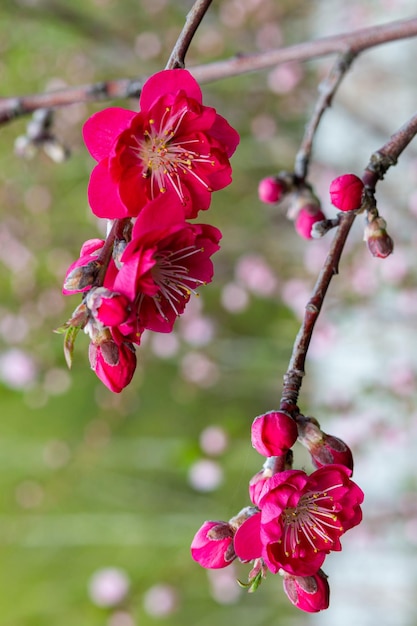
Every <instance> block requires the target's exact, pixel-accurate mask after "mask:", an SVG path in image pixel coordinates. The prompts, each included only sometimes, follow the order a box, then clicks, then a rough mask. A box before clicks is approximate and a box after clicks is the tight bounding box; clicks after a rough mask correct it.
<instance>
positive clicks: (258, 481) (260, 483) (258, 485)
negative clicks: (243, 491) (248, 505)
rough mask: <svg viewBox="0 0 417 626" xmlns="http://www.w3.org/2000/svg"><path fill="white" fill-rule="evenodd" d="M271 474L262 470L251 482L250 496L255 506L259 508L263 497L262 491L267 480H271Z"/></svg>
mask: <svg viewBox="0 0 417 626" xmlns="http://www.w3.org/2000/svg"><path fill="white" fill-rule="evenodd" d="M271 476H272V474H271V472H269V474H268V472H265V471H264V470H261V471H260V472H257V473H256V474H255V475H254V476H252V478H251V479H250V481H249V496H250V499H251V501H252V502H253V504H254V505H255V506H258V501H259V498H260V496H261V493H262V490H263V488H264V485H265V483H266V481H267V480H269V479H270V478H271Z"/></svg>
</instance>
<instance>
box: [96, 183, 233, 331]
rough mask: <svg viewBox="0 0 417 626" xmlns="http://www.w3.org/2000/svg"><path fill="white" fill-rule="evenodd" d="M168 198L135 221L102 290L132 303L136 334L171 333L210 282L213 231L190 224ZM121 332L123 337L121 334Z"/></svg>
mask: <svg viewBox="0 0 417 626" xmlns="http://www.w3.org/2000/svg"><path fill="white" fill-rule="evenodd" d="M170 198H171V199H172V192H170V193H168V192H167V194H166V195H164V196H159V197H158V198H157V199H156V200H154V201H152V202H150V203H148V204H147V205H146V207H144V209H143V210H142V211H141V213H140V215H139V217H138V218H137V220H136V222H135V225H134V227H133V231H132V240H131V241H130V242H129V244H128V245H127V246H126V249H125V251H124V253H123V255H122V257H121V268H120V270H119V271H118V272H117V273H116V274H115V275H114V278H113V279H112V278H111V277H110V275H109V276H106V282H105V285H106V287H108V288H109V289H111V290H112V291H115V292H116V293H119V294H122V295H125V296H126V297H127V298H128V299H129V301H130V302H131V303H132V311H133V313H132V315H133V317H132V318H131V319H130V320H128V323H129V322H131V323H134V319H136V320H137V323H138V325H139V327H140V328H142V329H144V328H148V329H150V330H155V331H159V332H170V331H171V330H172V327H173V324H174V322H175V320H176V318H177V317H178V316H179V315H180V314H181V313H183V311H184V308H185V306H186V304H187V302H188V301H189V299H190V296H191V294H192V293H196V289H197V288H198V287H199V286H200V285H204V284H207V283H209V282H210V281H211V279H212V276H213V263H212V261H211V260H210V257H211V255H212V254H214V252H216V251H217V250H218V249H219V245H218V242H219V240H220V238H221V233H220V231H219V230H218V229H217V228H214V226H209V225H206V224H190V223H188V222H186V221H185V219H184V217H183V212H182V210H181V207H180V206H179V205H178V204H176V203H175V202H174V203H173V204H171V203H170V201H169V200H170ZM121 331H122V332H123V334H124V331H123V329H121Z"/></svg>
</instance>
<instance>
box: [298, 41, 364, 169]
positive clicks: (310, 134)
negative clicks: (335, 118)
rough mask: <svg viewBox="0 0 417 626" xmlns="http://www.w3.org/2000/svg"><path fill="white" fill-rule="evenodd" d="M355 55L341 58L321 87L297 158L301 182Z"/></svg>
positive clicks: (343, 55)
mask: <svg viewBox="0 0 417 626" xmlns="http://www.w3.org/2000/svg"><path fill="white" fill-rule="evenodd" d="M355 56H356V55H355V54H353V53H352V52H350V51H349V52H347V53H345V54H342V55H340V56H339V58H338V59H337V60H336V62H335V64H334V65H333V67H332V68H331V70H330V73H329V75H328V76H327V78H326V79H325V80H324V81H322V82H321V83H320V85H319V88H318V90H319V97H318V99H317V102H316V105H315V107H314V111H313V114H312V116H311V118H310V120H309V122H308V124H307V126H306V129H305V132H304V137H303V139H302V141H301V145H300V148H299V150H298V153H297V156H296V157H295V165H294V174H295V175H296V176H297V178H299V179H300V180H305V178H306V177H307V173H308V167H309V164H310V159H311V154H312V150H313V141H314V137H315V134H316V132H317V129H318V126H319V124H320V121H321V118H322V117H323V114H324V112H325V110H326V109H328V108H329V107H330V106H331V103H332V100H333V97H334V95H335V93H336V91H337V90H338V88H339V85H340V83H341V82H342V80H343V77H344V76H345V74H346V72H347V71H348V70H349V68H350V66H351V65H352V62H353V60H354V58H355Z"/></svg>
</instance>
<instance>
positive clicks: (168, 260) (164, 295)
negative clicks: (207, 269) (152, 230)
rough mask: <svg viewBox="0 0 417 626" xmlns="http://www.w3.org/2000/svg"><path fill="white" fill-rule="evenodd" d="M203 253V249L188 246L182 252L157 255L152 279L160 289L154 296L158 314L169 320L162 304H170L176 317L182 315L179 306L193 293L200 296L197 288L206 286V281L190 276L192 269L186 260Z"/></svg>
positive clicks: (165, 251) (168, 251) (163, 252)
mask: <svg viewBox="0 0 417 626" xmlns="http://www.w3.org/2000/svg"><path fill="white" fill-rule="evenodd" d="M201 252H203V248H196V247H195V246H187V247H186V248H181V249H180V250H174V251H171V250H162V251H159V252H157V253H156V254H155V256H154V259H155V260H156V264H155V265H154V267H153V268H152V278H153V279H154V281H155V283H156V284H157V285H158V287H159V292H158V293H157V294H156V295H155V296H153V300H154V303H155V306H156V308H157V309H158V312H159V313H160V314H161V315H162V317H163V318H164V319H167V317H166V315H165V313H164V312H163V309H162V306H161V303H162V301H163V300H165V301H166V302H168V304H169V306H170V307H171V308H172V310H173V311H174V313H175V315H177V316H178V315H180V313H181V311H179V310H178V304H179V303H180V302H181V300H184V298H188V296H189V295H190V294H191V293H193V294H195V295H198V294H197V292H196V290H195V289H196V287H197V286H198V285H204V284H205V283H204V281H203V280H200V279H199V278H195V277H193V276H191V275H190V269H189V268H188V267H187V266H186V265H185V264H184V260H185V259H188V258H189V257H191V256H194V255H195V254H199V253H201Z"/></svg>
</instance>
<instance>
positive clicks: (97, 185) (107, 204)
mask: <svg viewBox="0 0 417 626" xmlns="http://www.w3.org/2000/svg"><path fill="white" fill-rule="evenodd" d="M88 200H89V202H90V206H91V209H92V211H93V213H94V215H96V216H97V217H104V218H107V219H110V220H111V219H119V218H124V217H127V216H128V210H127V208H126V207H125V205H124V204H123V203H122V201H121V200H120V197H119V194H118V185H117V184H115V183H114V182H113V181H112V179H111V177H110V173H109V168H108V160H107V159H104V160H103V161H100V163H98V165H96V167H95V168H94V169H93V171H92V172H91V177H90V182H89V185H88Z"/></svg>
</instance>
